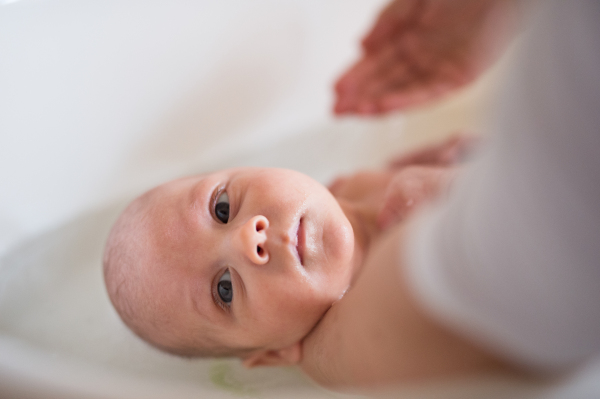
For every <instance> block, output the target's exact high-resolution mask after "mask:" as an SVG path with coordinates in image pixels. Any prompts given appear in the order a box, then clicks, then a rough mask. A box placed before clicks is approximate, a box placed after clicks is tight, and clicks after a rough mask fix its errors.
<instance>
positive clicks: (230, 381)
mask: <svg viewBox="0 0 600 399" xmlns="http://www.w3.org/2000/svg"><path fill="white" fill-rule="evenodd" d="M209 374H210V380H211V381H212V383H213V384H214V385H215V386H216V387H218V388H221V389H223V390H225V391H229V392H231V393H234V394H236V395H239V396H257V394H258V392H257V391H256V390H255V389H252V388H249V387H245V386H244V385H243V384H242V383H241V382H240V381H238V380H237V379H236V378H235V377H234V375H233V370H232V369H231V366H230V365H229V364H227V363H226V362H214V363H213V365H212V366H211V367H210V371H209Z"/></svg>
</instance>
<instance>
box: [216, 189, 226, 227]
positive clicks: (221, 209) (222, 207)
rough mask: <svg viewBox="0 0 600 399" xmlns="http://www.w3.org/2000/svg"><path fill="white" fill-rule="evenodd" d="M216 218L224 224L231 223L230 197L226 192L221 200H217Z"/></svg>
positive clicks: (220, 197) (221, 196)
mask: <svg viewBox="0 0 600 399" xmlns="http://www.w3.org/2000/svg"><path fill="white" fill-rule="evenodd" d="M215 216H216V217H217V219H219V220H220V221H221V222H222V223H227V222H228V221H229V196H228V195H227V192H225V191H224V192H223V193H222V194H221V195H219V198H218V199H217V203H216V204H215Z"/></svg>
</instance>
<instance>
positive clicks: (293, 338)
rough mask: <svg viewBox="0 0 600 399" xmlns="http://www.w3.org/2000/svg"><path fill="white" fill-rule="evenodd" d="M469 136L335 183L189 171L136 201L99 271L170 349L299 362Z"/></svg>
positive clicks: (257, 171)
mask: <svg viewBox="0 0 600 399" xmlns="http://www.w3.org/2000/svg"><path fill="white" fill-rule="evenodd" d="M468 142H469V141H468V140H465V139H463V138H453V139H450V140H448V141H446V142H445V143H442V144H441V145H438V146H434V147H428V148H426V149H424V150H422V151H418V152H414V153H413V154H411V155H408V156H404V157H402V158H400V159H398V160H397V161H396V162H395V163H393V164H392V166H390V167H389V168H388V169H386V170H383V171H379V172H363V173H358V174H356V175H354V176H351V177H348V178H340V179H337V180H336V181H335V182H334V183H333V184H332V185H331V186H330V187H329V189H328V188H326V187H324V186H323V185H321V184H319V183H318V182H316V181H314V180H313V179H311V178H309V177H308V176H305V175H303V174H301V173H298V172H294V171H291V170H284V169H263V168H238V169H229V170H223V171H219V172H216V173H210V174H205V175H200V176H192V177H186V178H182V179H178V180H175V181H171V182H168V183H166V184H163V185H161V186H158V187H156V188H154V189H152V190H150V191H148V192H146V193H145V194H143V195H142V196H140V197H139V198H137V199H136V200H134V201H133V202H132V203H131V204H130V205H129V206H128V207H127V208H126V209H125V211H124V212H123V214H122V215H121V216H120V217H119V219H118V221H117V222H116V224H115V225H114V227H113V229H112V231H111V233H110V235H109V238H108V241H107V245H106V250H105V255H104V277H105V282H106V287H107V290H108V294H109V296H110V299H111V301H112V303H113V305H114V306H115V308H116V310H117V312H118V313H119V315H120V316H121V318H122V319H123V321H124V322H125V324H127V325H128V326H129V327H130V328H131V329H132V330H133V331H134V332H135V333H136V334H137V335H138V336H140V337H141V338H143V339H144V340H146V341H147V342H149V343H151V344H152V345H153V346H155V347H157V348H160V349H162V350H165V351H167V352H170V353H173V354H177V355H182V356H187V357H195V356H211V357H221V356H236V357H240V358H241V359H243V362H244V364H245V365H246V366H248V367H251V366H256V365H287V364H295V363H298V362H299V361H300V359H301V356H302V340H303V338H304V337H305V336H306V335H307V334H308V333H309V332H310V331H311V329H312V328H313V327H314V326H315V325H316V324H317V323H318V322H319V320H320V319H321V317H322V316H323V315H324V314H325V312H327V310H328V309H329V308H330V307H331V305H332V304H333V303H334V302H335V301H337V300H338V299H339V298H340V297H341V296H342V295H343V294H344V293H345V291H346V290H347V289H348V287H350V286H351V284H352V281H353V279H354V278H355V277H356V276H357V274H358V272H359V271H360V266H361V264H362V260H363V258H364V256H365V253H366V251H368V249H369V246H370V245H371V243H372V242H373V241H374V240H376V239H377V237H378V236H379V235H380V233H381V232H382V231H383V229H384V228H385V227H386V226H388V225H389V224H391V223H396V222H397V221H399V220H401V219H402V218H403V216H404V214H405V213H406V212H407V210H409V209H411V208H412V207H413V206H414V205H415V204H418V203H420V202H422V200H423V199H426V198H429V197H433V196H435V195H437V194H438V193H439V192H440V191H441V190H442V191H443V188H445V187H446V186H447V185H448V182H449V181H450V180H451V178H452V176H453V168H452V167H450V166H449V165H451V164H453V163H454V162H455V161H456V159H457V158H459V157H460V156H461V154H462V152H464V149H465V148H466V147H467V144H468Z"/></svg>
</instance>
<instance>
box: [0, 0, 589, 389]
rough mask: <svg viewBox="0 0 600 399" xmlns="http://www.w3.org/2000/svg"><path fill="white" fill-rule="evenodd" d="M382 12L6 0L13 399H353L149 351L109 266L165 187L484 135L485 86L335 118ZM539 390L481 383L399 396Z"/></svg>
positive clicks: (260, 373)
mask: <svg viewBox="0 0 600 399" xmlns="http://www.w3.org/2000/svg"><path fill="white" fill-rule="evenodd" d="M382 4H383V1H381V0H297V1H275V0H271V1H268V0H253V1H244V0H224V1H206V0H204V1H187V0H170V1H164V0H162V1H151V0H144V1H141V0H127V1H117V0H103V1H91V0H20V1H18V0H17V1H15V0H0V397H7V398H9V397H10V398H12V397H33V398H51V397H57V398H88V397H89V398H172V397H177V398H200V397H202V398H213V397H215V398H216V397H218V398H221V397H261V398H318V397H339V396H342V395H341V394H334V393H331V392H328V391H325V390H323V389H321V388H318V387H316V386H314V385H313V384H312V383H310V382H309V381H308V380H307V379H306V378H305V377H303V376H302V375H301V374H300V372H299V371H298V370H296V369H293V368H290V369H287V368H280V369H257V370H245V369H243V368H242V367H241V366H240V365H239V363H238V362H237V361H234V360H194V361H190V360H184V359H180V358H176V357H173V356H169V355H165V354H163V353H159V352H158V351H156V350H154V349H151V348H149V347H148V346H147V345H146V344H144V343H143V342H141V341H140V340H139V339H137V338H136V337H134V336H133V335H132V334H131V333H130V332H129V331H128V330H127V329H126V328H125V327H124V326H123V325H122V323H121V322H120V320H119V319H118V317H117V316H116V314H115V312H114V311H113V309H112V307H111V306H110V303H109V302H108V299H107V297H106V294H105V292H104V288H103V283H102V278H101V268H100V256H101V253H102V248H103V245H104V239H105V237H106V234H107V231H108V229H109V227H110V225H111V223H112V221H113V220H114V218H115V217H116V215H117V214H118V212H119V210H120V209H121V208H122V206H123V204H125V203H126V202H127V201H128V200H130V199H131V198H133V197H134V196H135V195H136V194H139V193H140V192H141V191H143V190H145V189H147V188H149V187H151V186H153V185H155V184H158V183H160V182H163V181H166V180H169V179H172V178H175V177H178V176H182V175H185V174H191V173H198V172H204V171H207V170H213V169H218V168H222V167H228V166H237V165H261V166H278V167H288V168H292V169H297V170H300V171H302V172H305V173H308V174H310V175H311V176H313V177H315V178H317V179H318V180H321V181H323V182H325V181H327V180H328V179H330V178H331V177H332V176H334V175H336V174H338V173H340V172H345V171H351V170H354V169H357V168H364V167H374V166H377V165H380V164H381V163H382V162H384V160H385V159H387V158H389V157H390V156H391V155H392V154H394V153H396V152H397V151H399V150H400V149H401V148H403V147H405V146H406V145H409V144H410V143H414V142H415V141H416V139H415V137H417V134H420V135H426V136H427V135H428V136H436V135H438V134H441V133H445V132H449V131H450V130H452V129H454V128H457V127H462V126H469V124H471V123H472V122H473V118H472V115H471V114H470V112H471V111H472V110H473V109H476V108H477V107H476V106H474V105H473V104H475V103H477V101H474V100H473V98H478V97H477V96H478V94H477V90H479V89H474V92H472V93H471V94H466V95H464V96H463V97H459V98H458V99H457V100H455V101H454V102H453V103H451V104H450V105H443V106H441V107H439V108H437V110H435V111H432V112H431V113H427V112H429V111H427V112H424V113H421V114H416V115H414V116H412V117H411V118H412V119H411V118H409V119H408V121H406V120H405V119H404V118H403V117H401V116H395V117H387V118H383V119H378V120H356V119H345V120H334V119H332V118H331V117H330V116H329V108H330V104H331V98H332V94H331V90H330V87H331V82H332V80H333V79H334V77H335V76H336V75H337V74H338V73H339V72H340V71H341V70H342V69H343V68H344V66H346V65H347V63H348V62H350V60H352V59H353V57H354V56H355V55H356V54H357V43H358V38H359V37H360V35H361V33H362V32H363V31H364V30H365V29H366V27H367V26H368V25H369V23H370V22H371V20H372V18H373V17H374V15H375V13H376V10H378V9H379V7H380V6H381V5H382ZM473 93H475V94H473ZM473 96H474V97H473ZM465 104H467V105H469V104H470V105H469V106H470V107H471V108H469V106H465ZM477 104H479V103H477ZM465 110H466V111H465ZM469 110H470V111H469ZM471 113H472V112H471ZM431 120H435V121H437V122H436V123H434V124H433V125H432V124H431ZM405 123H406V124H405ZM407 131H408V135H407V133H406V132H407ZM403 132H404V135H403ZM411 132H412V133H411ZM588 380H589V379H588ZM583 385H584V384H583ZM538 388H539V387H532V386H530V385H526V386H524V385H522V384H519V383H516V382H514V381H512V382H506V381H501V382H498V381H486V382H484V381H475V382H468V383H463V384H458V385H456V384H450V385H441V386H437V385H436V386H434V387H433V388H432V387H429V388H427V387H411V388H410V389H408V387H407V388H405V389H404V390H402V391H401V392H396V393H394V394H393V396H394V397H399V396H402V397H411V398H412V397H431V396H428V395H434V396H438V395H440V394H442V396H443V397H449V396H452V395H454V397H466V396H467V394H470V395H471V396H472V397H478V396H481V392H485V394H484V396H485V397H488V398H489V397H494V395H495V396H498V397H504V396H513V397H514V395H515V392H518V393H519V394H520V395H521V394H522V395H524V394H526V393H528V394H529V393H531V392H538V391H539V389H538ZM474 392H479V393H474Z"/></svg>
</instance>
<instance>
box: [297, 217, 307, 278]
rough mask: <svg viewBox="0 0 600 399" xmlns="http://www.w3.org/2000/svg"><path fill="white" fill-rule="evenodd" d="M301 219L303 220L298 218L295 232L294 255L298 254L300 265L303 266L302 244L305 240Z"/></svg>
mask: <svg viewBox="0 0 600 399" xmlns="http://www.w3.org/2000/svg"><path fill="white" fill-rule="evenodd" d="M302 219H303V218H300V221H299V222H298V230H296V253H297V254H298V259H299V260H300V264H301V265H302V266H304V242H305V240H306V238H305V236H304V223H302V221H303V220H302Z"/></svg>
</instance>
